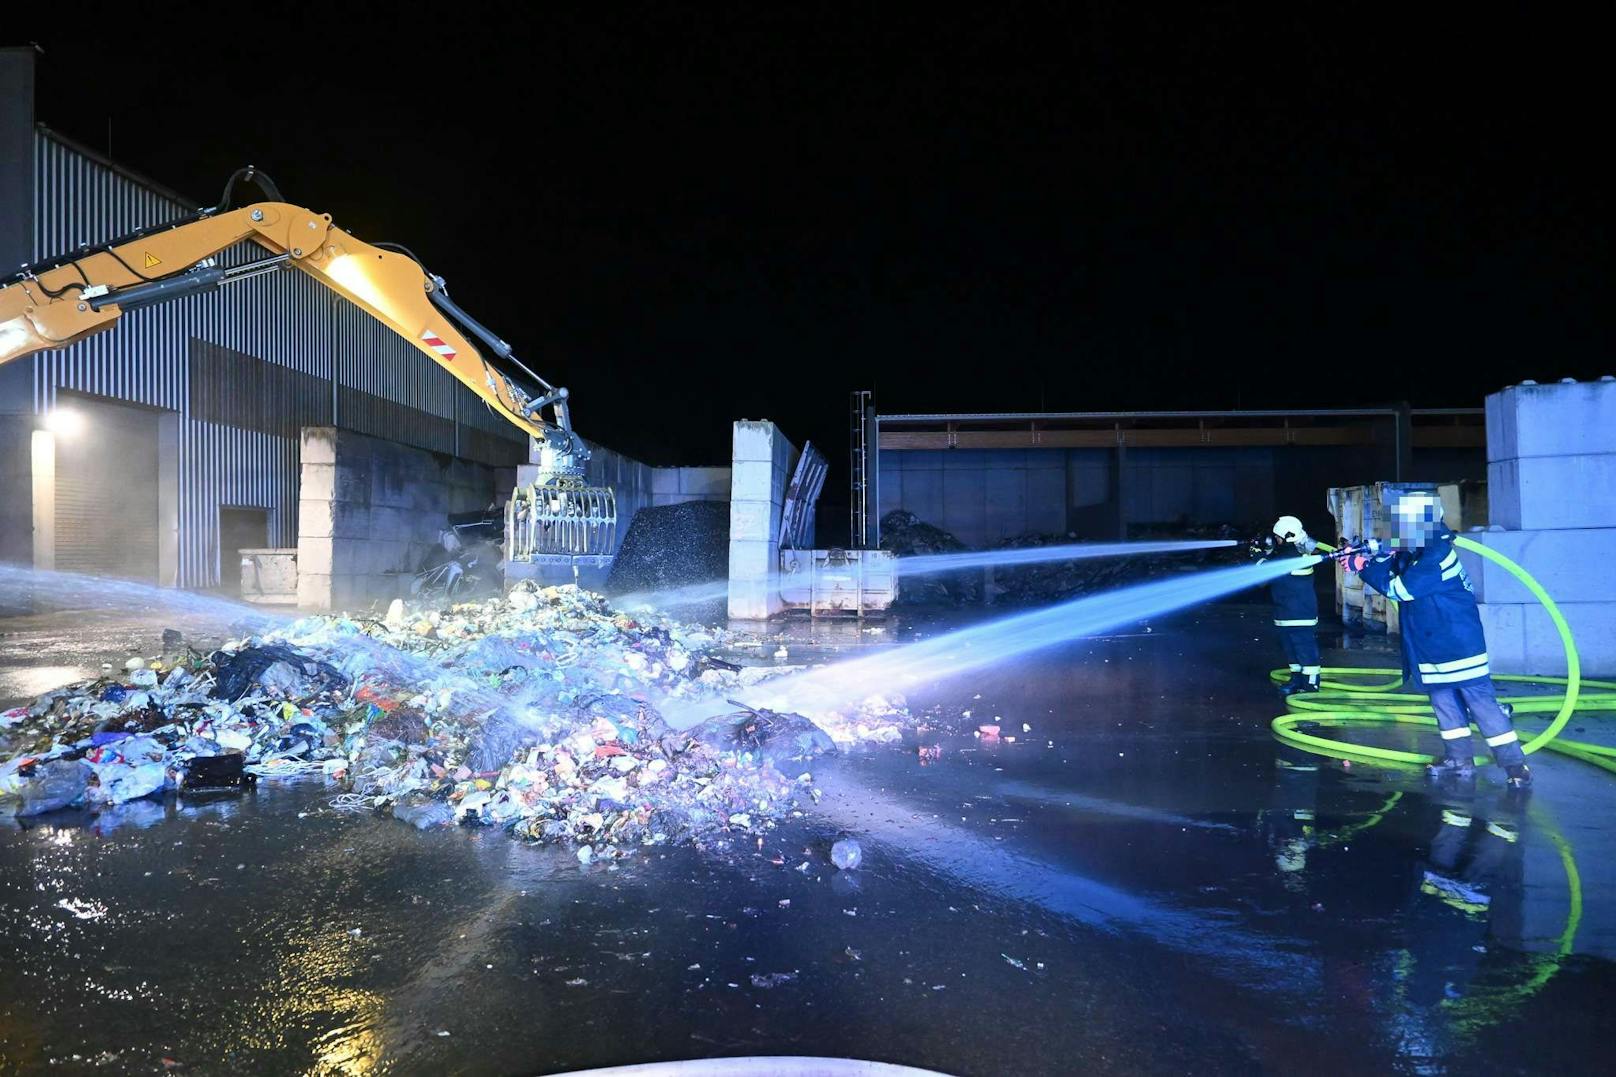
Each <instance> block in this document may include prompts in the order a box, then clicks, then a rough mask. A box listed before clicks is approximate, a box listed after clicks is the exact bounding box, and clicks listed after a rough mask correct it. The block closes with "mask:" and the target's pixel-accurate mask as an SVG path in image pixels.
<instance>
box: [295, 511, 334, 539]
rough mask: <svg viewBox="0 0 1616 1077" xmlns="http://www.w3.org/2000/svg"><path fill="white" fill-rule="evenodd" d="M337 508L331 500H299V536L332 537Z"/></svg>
mask: <svg viewBox="0 0 1616 1077" xmlns="http://www.w3.org/2000/svg"><path fill="white" fill-rule="evenodd" d="M335 513H336V508H335V506H334V505H332V503H331V502H329V501H299V502H298V503H297V536H298V541H299V543H301V542H302V540H303V539H304V538H330V537H331V535H332V533H333V521H334V517H335Z"/></svg>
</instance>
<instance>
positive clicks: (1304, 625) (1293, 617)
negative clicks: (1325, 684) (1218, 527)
mask: <svg viewBox="0 0 1616 1077" xmlns="http://www.w3.org/2000/svg"><path fill="white" fill-rule="evenodd" d="M1317 548H1318V543H1317V542H1315V541H1314V540H1313V539H1311V538H1309V537H1308V534H1307V531H1306V530H1304V529H1303V527H1302V521H1300V520H1298V519H1297V518H1296V517H1294V516H1281V517H1280V518H1279V519H1278V520H1276V521H1274V527H1273V531H1272V533H1271V534H1269V535H1264V536H1263V537H1262V538H1260V539H1258V540H1257V541H1256V542H1253V543H1252V551H1251V552H1252V554H1253V556H1255V557H1256V558H1257V560H1258V561H1259V562H1262V561H1272V560H1279V559H1294V560H1295V561H1296V567H1294V568H1293V569H1291V571H1290V572H1288V573H1286V574H1285V575H1283V576H1280V577H1279V578H1278V579H1276V580H1274V582H1273V583H1271V584H1269V585H1268V595H1269V597H1270V598H1271V599H1273V602H1274V627H1275V628H1277V629H1278V630H1279V641H1280V644H1281V645H1282V646H1283V647H1284V648H1285V657H1286V659H1287V660H1288V662H1289V665H1290V669H1291V679H1290V681H1289V682H1288V683H1286V684H1283V685H1281V686H1280V689H1279V690H1280V692H1281V693H1282V694H1284V695H1287V696H1288V695H1294V694H1295V693H1297V692H1317V691H1318V690H1319V640H1318V629H1319V596H1318V592H1317V591H1315V590H1314V589H1313V566H1314V559H1313V556H1312V554H1313V551H1314V550H1315V549H1317Z"/></svg>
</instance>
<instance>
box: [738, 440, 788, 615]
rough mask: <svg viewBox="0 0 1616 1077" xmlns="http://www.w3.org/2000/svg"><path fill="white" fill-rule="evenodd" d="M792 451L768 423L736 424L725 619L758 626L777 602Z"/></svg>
mask: <svg viewBox="0 0 1616 1077" xmlns="http://www.w3.org/2000/svg"><path fill="white" fill-rule="evenodd" d="M796 458H797V449H796V447H795V446H793V445H792V444H791V442H789V441H787V440H786V437H785V435H784V434H782V433H780V430H779V428H778V427H776V426H775V425H774V424H773V423H771V422H769V421H767V420H758V421H751V420H747V419H742V420H739V421H737V422H736V423H735V434H734V450H733V453H732V457H731V472H730V504H729V615H730V616H731V617H736V618H740V619H744V620H763V619H765V618H768V617H772V616H774V615H775V614H776V613H779V612H780V611H781V610H782V609H784V608H785V606H784V603H782V602H781V600H780V510H781V508H782V506H783V505H784V503H785V493H786V485H787V483H788V482H790V478H791V469H792V468H793V467H794V466H796V462H797V460H796Z"/></svg>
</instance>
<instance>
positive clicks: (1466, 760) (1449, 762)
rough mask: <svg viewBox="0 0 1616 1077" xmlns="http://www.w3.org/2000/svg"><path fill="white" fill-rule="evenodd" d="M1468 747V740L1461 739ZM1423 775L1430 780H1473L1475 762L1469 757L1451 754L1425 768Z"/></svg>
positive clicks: (1465, 738)
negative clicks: (1430, 778)
mask: <svg viewBox="0 0 1616 1077" xmlns="http://www.w3.org/2000/svg"><path fill="white" fill-rule="evenodd" d="M1460 739H1461V740H1463V741H1464V742H1465V744H1466V746H1467V747H1468V746H1469V743H1470V738H1468V737H1461V738H1460ZM1425 773H1426V774H1427V775H1428V776H1429V777H1432V778H1474V777H1475V776H1476V762H1475V760H1473V759H1471V758H1470V756H1469V755H1454V754H1453V753H1452V752H1450V753H1448V755H1447V756H1446V757H1445V758H1443V759H1442V760H1440V761H1439V762H1436V763H1432V764H1431V765H1430V766H1428V767H1426V768H1425Z"/></svg>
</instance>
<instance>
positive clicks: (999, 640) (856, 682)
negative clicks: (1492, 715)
mask: <svg viewBox="0 0 1616 1077" xmlns="http://www.w3.org/2000/svg"><path fill="white" fill-rule="evenodd" d="M1321 560H1323V559H1322V558H1321V557H1318V556H1309V557H1306V558H1302V559H1301V560H1299V561H1298V560H1297V559H1290V560H1285V561H1279V562H1274V561H1266V562H1262V563H1260V564H1255V565H1236V566H1233V567H1229V568H1216V569H1209V570H1207V571H1204V572H1197V573H1193V574H1190V575H1185V576H1178V577H1174V578H1171V579H1165V580H1154V581H1151V582H1149V583H1141V584H1136V585H1134V586H1132V587H1124V588H1120V589H1118V590H1115V591H1107V592H1104V593H1102V594H1097V595H1086V596H1084V597H1082V598H1076V599H1072V600H1070V601H1067V602H1062V603H1059V604H1057V605H1054V606H1047V607H1044V608H1042V609H1037V610H1032V611H1029V612H1026V613H1017V614H1012V615H1010V616H1008V617H1001V618H997V619H995V620H992V621H988V622H986V623H983V624H979V625H972V626H971V627H969V628H962V629H958V630H957V631H954V632H948V633H945V634H943V635H941V636H937V637H935V638H933V639H929V640H924V641H922V642H919V643H910V644H906V645H904V646H902V647H898V648H895V649H893V650H889V651H884V652H882V653H879V654H873V655H866V656H863V657H859V658H852V659H848V660H846V661H842V662H836V663H832V664H831V665H827V666H820V667H818V668H816V669H812V670H805V671H803V672H801V673H793V674H788V675H786V676H784V677H781V678H778V679H776V680H772V681H769V682H767V683H766V684H763V685H759V686H758V694H759V698H758V699H757V700H755V703H756V705H758V706H763V707H768V708H770V709H774V710H788V711H799V712H802V713H807V714H810V715H811V714H812V713H814V712H816V711H817V712H824V711H831V710H835V709H837V708H839V707H843V706H846V705H848V704H851V703H857V702H858V701H860V700H862V699H865V698H867V697H869V696H871V695H875V694H879V693H884V692H891V691H902V690H905V689H909V688H912V687H914V686H916V685H921V684H928V683H931V682H933V681H939V680H943V679H946V678H948V677H954V676H958V675H960V674H962V673H970V672H973V671H975V670H979V669H982V668H984V667H987V666H992V665H995V664H997V663H999V662H1003V661H1006V660H1008V659H1012V658H1019V657H1021V656H1023V655H1026V654H1030V653H1032V652H1034V651H1038V650H1042V649H1043V648H1046V647H1051V646H1054V645H1055V644H1058V643H1065V642H1067V641H1069V640H1074V639H1080V638H1082V637H1084V636H1093V635H1097V634H1099V633H1101V632H1106V631H1109V630H1112V629H1115V628H1120V627H1122V626H1124V625H1129V624H1132V623H1134V622H1136V621H1141V620H1145V619H1147V618H1150V617H1159V616H1162V615H1164V614H1168V613H1173V612H1176V611H1178V610H1181V609H1186V608H1188V607H1191V606H1197V605H1200V604H1202V603H1204V602H1210V601H1212V600H1213V599H1217V598H1222V597H1223V596H1224V595H1229V594H1234V593H1235V592H1237V591H1243V590H1246V589H1247V588H1249V587H1256V586H1258V585H1261V584H1264V583H1268V582H1269V581H1270V580H1275V579H1278V578H1279V577H1280V576H1283V575H1285V574H1286V573H1288V572H1290V571H1291V570H1293V569H1294V568H1295V567H1296V566H1297V565H1298V564H1309V565H1311V564H1318V563H1319V562H1320V561H1321ZM725 707H726V704H725V703H724V701H723V700H721V699H716V698H714V699H709V700H704V701H683V700H681V701H668V702H667V703H666V704H665V705H664V707H663V708H661V709H662V710H663V714H664V716H665V717H666V718H667V719H668V721H669V722H670V723H671V724H673V725H674V726H677V727H687V726H691V725H695V724H696V723H698V722H700V721H702V720H703V719H706V718H709V717H711V716H713V715H715V714H718V713H720V712H721V711H722V710H723V709H725Z"/></svg>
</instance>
